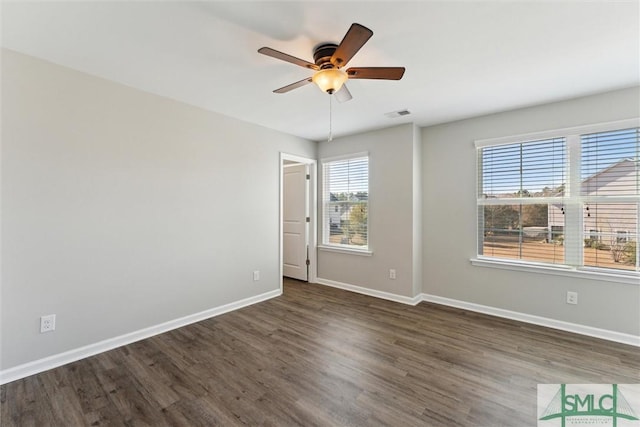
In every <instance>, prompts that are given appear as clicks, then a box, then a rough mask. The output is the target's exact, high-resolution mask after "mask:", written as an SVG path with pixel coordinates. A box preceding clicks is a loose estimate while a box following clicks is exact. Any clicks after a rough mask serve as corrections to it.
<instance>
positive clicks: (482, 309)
mask: <svg viewBox="0 0 640 427" xmlns="http://www.w3.org/2000/svg"><path fill="white" fill-rule="evenodd" d="M317 283H318V284H320V285H326V286H331V287H334V288H339V289H344V290H347V291H351V292H356V293H359V294H363V295H368V296H372V297H376V298H382V299H386V300H389V301H394V302H399V303H402V304H408V305H416V304H419V303H420V302H422V301H426V302H432V303H435V304H440V305H446V306H449V307H455V308H460V309H463V310H469V311H474V312H477V313H483V314H488V315H490V316H496V317H503V318H506V319H511V320H517V321H519V322H524V323H529V324H533V325H539V326H545V327H547V328H552V329H559V330H561V331H566V332H573V333H576V334H580V335H586V336H589V337H594V338H600V339H604V340H607V341H613V342H618V343H622V344H628V345H632V346H635V347H640V336H637V335H631V334H625V333H622V332H616V331H611V330H608V329H600V328H594V327H592V326H586V325H580V324H577V323H571V322H565V321H563V320H556V319H550V318H547V317H541V316H534V315H532V314H526V313H520V312H517V311H511V310H505V309H502V308H497V307H491V306H487V305H481V304H475V303H472V302H466V301H460V300H456V299H452V298H445V297H440V296H437V295H430V294H425V293H422V294H420V295H418V296H416V297H413V298H409V297H405V296H402V295H396V294H392V293H389V292H382V291H376V290H373V289H368V288H364V287H362V286H355V285H350V284H348V283H341V282H336V281H333V280H328V279H321V278H318V279H317Z"/></svg>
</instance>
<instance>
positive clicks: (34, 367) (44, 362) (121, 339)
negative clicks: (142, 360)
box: [0, 289, 282, 384]
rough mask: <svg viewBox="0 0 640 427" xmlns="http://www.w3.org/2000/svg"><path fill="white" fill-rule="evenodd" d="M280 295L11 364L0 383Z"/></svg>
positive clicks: (256, 298)
mask: <svg viewBox="0 0 640 427" xmlns="http://www.w3.org/2000/svg"><path fill="white" fill-rule="evenodd" d="M280 295H282V289H276V290H274V291H270V292H265V293H264V294H260V295H256V296H253V297H249V298H245V299H242V300H240V301H235V302H232V303H229V304H225V305H222V306H220V307H215V308H211V309H209V310H205V311H201V312H199V313H195V314H190V315H188V316H185V317H181V318H179V319H175V320H170V321H168V322H165V323H161V324H159V325H154V326H150V327H148V328H144V329H140V330H138V331H134V332H130V333H128V334H125V335H120V336H118V337H114V338H109V339H106V340H104V341H100V342H97V343H94V344H89V345H87V346H84V347H80V348H76V349H73V350H69V351H65V352H64V353H59V354H55V355H53V356H49V357H45V358H43V359H39V360H34V361H33V362H29V363H25V364H22V365H18V366H15V367H13V368H9V369H5V370H3V371H0V384H6V383H9V382H11V381H15V380H19V379H21V378H25V377H28V376H29V375H34V374H37V373H40V372H44V371H47V370H49V369H53V368H57V367H58V366H62V365H66V364H67V363H71V362H75V361H76V360H80V359H84V358H86V357H89V356H94V355H96V354H99V353H103V352H105V351H108V350H112V349H114V348H116V347H121V346H123V345H127V344H131V343H133V342H136V341H140V340H143V339H145V338H150V337H152V336H154V335H158V334H162V333H164V332H168V331H171V330H173V329H177V328H181V327H183V326H187V325H190V324H192V323H196V322H200V321H202V320H205V319H209V318H211V317H215V316H219V315H221V314H224V313H228V312H230V311H234V310H238V309H240V308H243V307H247V306H249V305H253V304H256V303H259V302H262V301H266V300H268V299H271V298H275V297H277V296H280Z"/></svg>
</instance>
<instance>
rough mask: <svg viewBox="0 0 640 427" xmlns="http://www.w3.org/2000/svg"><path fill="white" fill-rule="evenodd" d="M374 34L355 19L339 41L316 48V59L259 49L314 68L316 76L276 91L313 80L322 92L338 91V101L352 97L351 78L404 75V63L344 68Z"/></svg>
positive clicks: (282, 58) (278, 57) (332, 92)
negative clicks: (347, 85) (398, 65)
mask: <svg viewBox="0 0 640 427" xmlns="http://www.w3.org/2000/svg"><path fill="white" fill-rule="evenodd" d="M372 35H373V31H371V30H370V29H368V28H367V27H365V26H363V25H360V24H356V23H354V24H352V25H351V27H350V28H349V31H347V34H345V36H344V38H343V39H342V41H341V42H340V44H338V45H337V44H334V43H322V44H320V45H318V46H316V47H315V48H314V49H313V60H314V61H315V63H312V62H308V61H305V60H304V59H300V58H296V57H295V56H291V55H289V54H286V53H283V52H280V51H277V50H275V49H271V48H270V47H262V48H260V49H258V52H259V53H261V54H263V55H267V56H271V57H272V58H276V59H280V60H282V61H286V62H290V63H292V64H295V65H299V66H301V67H304V68H308V69H310V70H314V71H315V73H314V74H313V76H311V77H308V78H306V79H303V80H300V81H298V82H295V83H291V84H289V85H287V86H284V87H281V88H280V89H276V90H274V91H273V92H275V93H286V92H289V91H291V90H293V89H297V88H299V87H301V86H304V85H307V84H309V83H311V82H313V83H315V84H316V85H318V87H319V88H320V89H321V90H322V91H323V92H326V93H328V94H329V95H331V94H334V93H335V95H336V99H337V100H338V101H339V102H345V101H348V100H350V99H351V98H352V97H351V93H350V92H349V89H347V87H346V86H345V85H344V84H345V82H346V81H347V80H348V79H378V80H400V79H401V78H402V76H403V75H404V70H405V69H404V67H351V68H348V69H347V70H346V71H345V70H343V69H342V68H343V67H344V66H345V65H347V62H349V60H351V58H353V56H354V55H355V54H356V53H357V52H358V51H359V50H360V48H361V47H362V46H364V44H365V43H366V42H367V41H368V40H369V39H370V38H371V36H372Z"/></svg>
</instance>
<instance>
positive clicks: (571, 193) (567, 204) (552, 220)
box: [478, 128, 640, 272]
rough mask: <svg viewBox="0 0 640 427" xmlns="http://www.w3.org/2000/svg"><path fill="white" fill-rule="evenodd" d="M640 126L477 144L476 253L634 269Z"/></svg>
mask: <svg viewBox="0 0 640 427" xmlns="http://www.w3.org/2000/svg"><path fill="white" fill-rule="evenodd" d="M639 169H640V136H639V129H638V128H632V129H622V130H614V131H606V132H598V133H590V134H583V135H574V134H567V135H559V136H558V137H554V138H548V139H542V140H537V141H526V142H514V143H504V144H500V145H490V144H488V145H485V146H480V147H479V149H478V184H479V185H478V255H479V257H481V258H496V259H504V260H509V259H511V260H517V261H519V262H526V263H543V264H560V265H566V266H570V267H574V268H584V267H587V268H599V269H607V270H615V271H618V272H621V271H624V270H627V271H636V272H639V271H640V268H639V261H638V255H637V242H638V228H639V220H638V211H639V206H640V177H639Z"/></svg>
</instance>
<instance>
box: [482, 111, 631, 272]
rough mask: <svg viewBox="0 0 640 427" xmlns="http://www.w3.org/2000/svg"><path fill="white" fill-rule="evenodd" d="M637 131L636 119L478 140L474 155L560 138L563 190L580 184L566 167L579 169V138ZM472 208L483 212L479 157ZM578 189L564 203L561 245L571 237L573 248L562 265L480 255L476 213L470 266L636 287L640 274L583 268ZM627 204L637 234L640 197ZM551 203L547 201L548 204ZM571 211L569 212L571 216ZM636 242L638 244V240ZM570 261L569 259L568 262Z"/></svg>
mask: <svg viewBox="0 0 640 427" xmlns="http://www.w3.org/2000/svg"><path fill="white" fill-rule="evenodd" d="M638 127H640V118H633V119H625V120H619V121H613V122H606V123H598V124H592V125H585V126H576V127H568V128H561V129H554V130H546V131H541V132H534V133H527V134H521V135H513V136H506V137H499V138H489V139H479V140H476V141H474V145H475V148H476V150H477V151H480V149H482V148H485V147H490V146H499V145H507V144H516V143H527V142H534V141H540V140H546V139H553V138H559V137H564V138H565V139H566V149H567V170H568V174H567V186H569V185H571V184H573V185H575V183H580V182H581V175H580V174H581V171H580V167H573V168H570V167H569V166H570V165H574V166H575V165H578V166H579V165H580V164H581V163H580V160H581V137H582V136H583V135H587V134H592V133H600V132H608V131H615V130H622V129H627V128H638ZM476 154H477V155H476V183H475V184H476V185H475V188H476V208H477V209H483V208H484V205H482V204H480V203H478V200H479V193H478V191H477V189H480V188H481V187H480V186H481V185H482V183H481V179H482V176H481V173H480V171H481V167H482V164H481V156H480V155H479V154H478V153H476ZM579 193H580V192H579V189H578V190H577V191H576V189H573V191H570V192H569V196H568V197H566V198H565V199H564V203H565V206H566V209H567V213H568V214H569V215H571V216H572V220H571V223H569V222H567V221H566V220H565V242H566V241H567V238H566V236H567V234H570V235H572V236H571V237H570V238H569V240H570V242H569V245H573V246H572V247H569V248H567V249H566V251H567V252H569V251H570V252H571V253H570V254H567V253H565V257H566V258H569V259H566V258H565V264H551V263H544V262H535V261H527V260H521V259H508V258H497V257H489V256H484V255H480V254H479V252H480V245H481V244H482V243H483V240H482V236H481V235H480V234H481V232H482V229H481V226H480V224H479V221H477V219H478V218H479V213H478V211H476V221H477V223H476V240H477V241H476V256H474V257H473V258H471V263H472V265H475V266H482V267H493V268H500V269H507V270H516V271H526V272H535V273H543V274H553V275H560V276H571V277H579V278H586V279H594V280H602V281H610V282H617V283H626V284H634V285H640V272H639V271H627V270H622V269H621V270H617V269H612V268H602V267H590V266H585V265H584V257H583V251H582V245H581V244H580V242H581V241H582V235H583V234H584V230H582V228H583V223H582V219H581V209H580V207H581V206H582V204H583V203H584V198H582V197H581V196H580V194H579ZM630 199H631V201H632V202H634V203H637V205H638V226H637V227H638V231H640V195H639V196H632V197H630ZM549 203H551V200H549ZM572 211H573V212H572ZM636 240H637V241H638V240H640V239H639V238H638V236H637V237H636ZM571 257H573V258H571Z"/></svg>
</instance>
